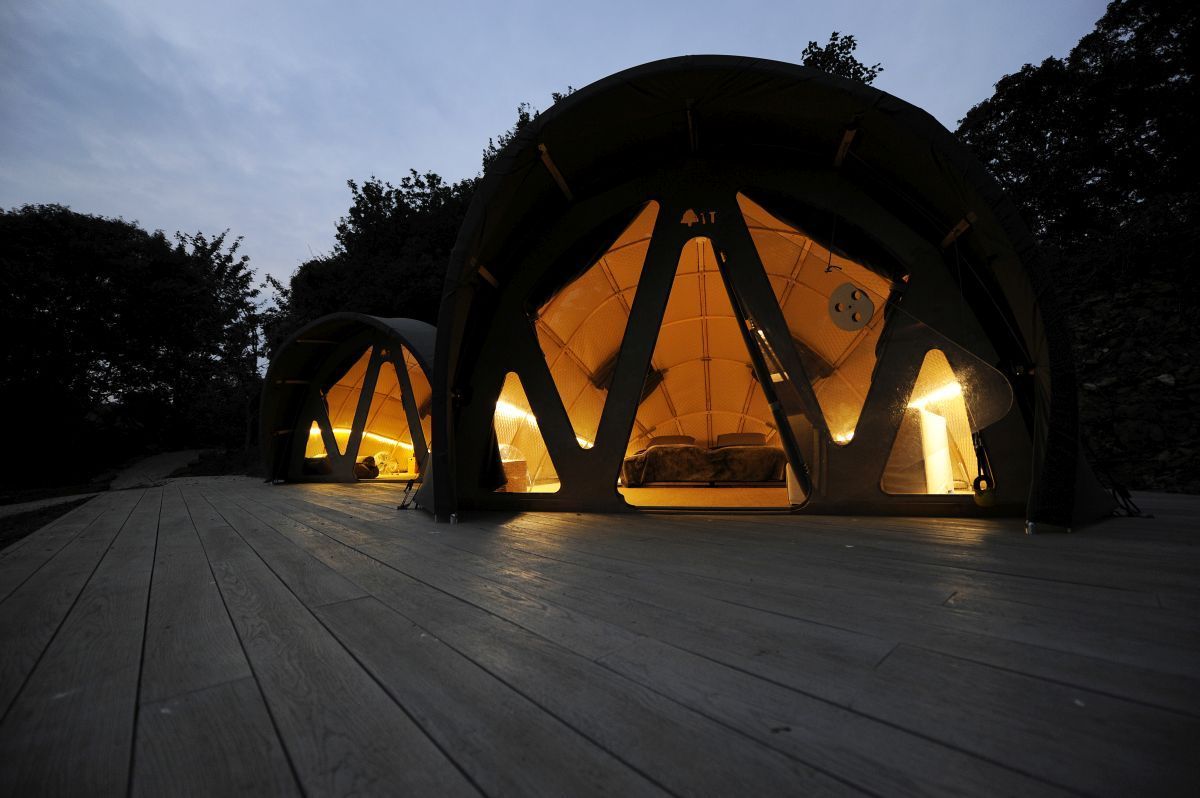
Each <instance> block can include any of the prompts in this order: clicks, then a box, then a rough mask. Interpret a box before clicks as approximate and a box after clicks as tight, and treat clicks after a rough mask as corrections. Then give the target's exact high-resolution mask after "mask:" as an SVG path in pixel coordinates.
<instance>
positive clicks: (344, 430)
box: [308, 427, 413, 451]
mask: <svg viewBox="0 0 1200 798" xmlns="http://www.w3.org/2000/svg"><path fill="white" fill-rule="evenodd" d="M353 431H354V430H352V429H350V428H349V427H334V428H333V435H334V437H335V438H336V437H337V436H338V435H342V436H344V437H347V438H348V437H350V433H351V432H353ZM320 435H321V430H319V429H310V430H309V431H308V437H310V438H317V437H320ZM363 437H364V438H371V439H373V440H377V441H379V442H380V443H386V444H389V445H391V446H399V447H401V448H403V449H408V450H410V451H411V450H412V448H413V445H412V444H411V443H405V442H404V441H398V440H396V439H395V438H389V437H387V436H386V435H379V434H377V433H374V432H364V433H363Z"/></svg>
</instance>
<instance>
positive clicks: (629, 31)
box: [0, 0, 1105, 279]
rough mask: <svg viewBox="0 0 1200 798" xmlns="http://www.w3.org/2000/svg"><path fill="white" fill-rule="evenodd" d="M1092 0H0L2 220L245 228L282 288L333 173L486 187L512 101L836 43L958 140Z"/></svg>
mask: <svg viewBox="0 0 1200 798" xmlns="http://www.w3.org/2000/svg"><path fill="white" fill-rule="evenodd" d="M1104 7H1105V3H1104V2H1103V0H1006V2H990V1H988V2H983V1H981V0H974V1H971V0H969V1H968V2H961V0H959V1H958V2H950V0H907V1H906V2H881V1H875V2H873V1H868V0H858V2H847V3H832V2H822V3H805V2H779V1H778V0H775V1H770V2H767V1H762V2H759V1H757V0H743V1H742V2H726V3H710V2H700V1H699V0H689V1H688V2H672V3H667V2H662V3H655V2H649V0H643V2H638V3H627V2H606V3H587V4H584V3H566V2H559V3H550V2H522V1H520V0H512V1H510V2H504V3H483V2H473V3H466V2H453V1H452V0H446V1H445V2H440V3H437V2H426V3H399V2H397V3H382V2H380V3H368V2H355V1H353V0H351V1H349V2H340V3H318V2H307V0H290V1H289V2H274V1H272V2H249V3H247V2H226V1H225V0H213V1H210V2H205V3H172V2H162V1H161V0H130V1H129V2H111V3H110V2H95V1H93V2H55V1H54V0H36V1H34V0H28V1H27V2H18V1H16V0H10V2H5V3H3V5H0V115H2V117H0V121H2V125H0V206H2V207H4V208H12V207H15V206H19V205H23V204H26V203H60V204H63V205H68V206H70V207H71V208H73V209H74V210H76V211H80V212H84V213H92V214H99V215H103V216H120V217H124V218H125V219H129V220H136V221H137V222H139V223H140V224H141V225H142V226H144V227H147V228H149V229H162V230H164V231H166V232H168V233H172V232H174V231H175V230H184V231H192V232H194V231H197V230H199V231H203V232H205V233H218V232H220V231H222V230H224V229H226V228H229V229H230V234H231V236H239V235H240V236H244V237H245V242H244V244H243V252H245V253H246V254H248V255H250V257H251V262H252V264H253V265H254V266H255V268H256V269H257V270H258V271H259V273H260V274H261V273H270V274H273V275H275V276H277V277H279V278H281V279H286V278H287V277H288V276H289V275H290V274H291V273H292V272H293V271H294V270H295V268H296V267H297V266H298V265H299V264H300V263H301V262H302V261H304V260H306V259H307V258H309V257H311V256H312V255H313V254H321V253H326V252H328V251H329V250H330V249H331V247H332V246H333V242H334V237H333V234H334V224H335V222H336V221H337V219H338V217H339V216H341V215H343V214H344V213H345V212H346V210H347V208H348V207H349V203H350V193H349V190H348V189H347V188H346V185H345V182H346V180H347V179H355V180H359V181H361V180H365V179H366V178H368V177H370V176H371V175H378V176H379V177H381V178H383V179H387V180H391V181H393V182H396V181H398V180H399V178H400V177H402V176H403V175H404V174H406V173H407V170H408V169H409V168H410V167H411V168H416V169H418V170H420V171H427V170H432V171H435V172H438V173H440V174H441V175H442V176H444V177H446V178H448V179H451V180H456V179H459V178H463V177H468V176H471V175H474V174H476V173H477V172H478V171H479V168H480V153H481V151H482V149H483V147H484V146H485V145H486V144H487V140H488V138H489V137H490V136H496V135H498V134H500V133H501V132H503V131H505V130H507V129H508V128H509V127H510V126H511V125H512V123H513V120H514V118H515V108H516V106H517V104H518V103H520V102H522V101H528V102H531V103H533V104H534V106H535V107H538V108H545V107H546V106H547V105H549V103H550V93H551V92H553V91H557V90H561V89H564V88H565V87H566V86H568V85H571V86H574V87H576V88H580V87H582V86H585V85H587V84H588V83H590V82H592V81H595V80H598V79H600V78H602V77H604V76H605V75H608V74H611V73H613V72H617V71H619V70H622V69H625V68H628V67H632V66H636V65H638V64H641V63H644V62H646V61H652V60H655V59H659V58H666V57H670V56H676V55H686V54H699V53H723V54H734V55H750V56H758V57H764V58H773V59H778V60H782V61H792V62H798V61H799V60H800V54H801V52H802V51H803V49H804V46H805V44H806V43H807V42H808V41H809V40H810V39H816V40H818V41H820V42H821V43H824V42H825V41H826V40H827V39H828V37H829V34H830V32H831V31H833V30H837V31H841V32H843V33H850V34H853V35H854V36H856V37H857V39H858V41H859V48H858V53H857V54H858V56H859V58H860V59H861V60H863V61H864V62H867V63H874V62H877V61H878V62H882V64H883V66H884V69H885V71H884V72H883V74H882V75H881V76H880V77H879V78H878V79H877V80H876V82H875V86H876V87H877V88H880V89H882V90H884V91H887V92H890V93H892V94H895V95H896V96H898V97H901V98H903V99H905V100H907V101H909V102H911V103H914V104H916V105H918V106H920V107H922V108H924V109H925V110H927V111H929V112H930V113H932V114H933V115H934V116H935V117H937V118H938V119H939V120H940V121H941V122H942V124H944V125H946V126H947V127H949V128H951V129H953V128H954V127H955V125H956V122H957V121H958V120H959V119H960V118H961V117H962V116H963V115H964V114H965V113H966V111H967V110H968V109H969V108H970V107H971V106H972V105H974V104H975V103H977V102H979V101H980V100H983V99H985V98H987V97H988V96H989V95H990V94H991V91H992V86H993V84H994V83H995V82H996V81H997V80H998V79H999V78H1000V77H1001V76H1003V75H1005V74H1008V73H1010V72H1014V71H1016V70H1018V69H1019V68H1020V67H1021V65H1022V64H1025V63H1028V62H1033V63H1037V62H1040V61H1041V60H1042V59H1044V58H1046V57H1047V56H1050V55H1057V56H1062V55H1065V54H1066V53H1067V52H1068V51H1069V50H1070V49H1071V47H1072V46H1073V45H1074V44H1075V43H1076V42H1077V41H1078V40H1079V38H1080V37H1081V36H1083V35H1084V34H1085V33H1087V32H1088V31H1089V30H1091V28H1092V26H1093V25H1094V23H1095V21H1096V20H1097V19H1099V17H1100V16H1101V15H1102V14H1103V12H1104Z"/></svg>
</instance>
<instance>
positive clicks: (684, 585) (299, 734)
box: [0, 478, 1200, 796]
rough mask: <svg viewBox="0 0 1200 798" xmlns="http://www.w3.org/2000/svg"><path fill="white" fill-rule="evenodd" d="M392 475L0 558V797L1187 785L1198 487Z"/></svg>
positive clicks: (56, 538)
mask: <svg viewBox="0 0 1200 798" xmlns="http://www.w3.org/2000/svg"><path fill="white" fill-rule="evenodd" d="M398 495H399V492H398V491H397V490H396V489H394V488H390V487H386V486H371V485H349V486H347V485H291V486H283V487H271V486H268V485H263V484H261V483H258V482H255V481H252V480H241V479H228V478H226V479H220V478H216V479H199V478H198V479H189V480H182V481H179V482H176V483H173V484H171V485H169V486H167V487H165V488H153V489H148V490H134V491H123V492H116V493H108V494H103V495H101V496H99V497H98V498H96V499H93V500H92V501H90V502H88V503H87V504H85V505H83V506H81V507H79V508H77V509H75V510H73V511H72V512H70V513H68V514H67V515H65V516H63V517H62V518H61V519H59V520H58V521H56V522H55V523H53V524H51V525H50V526H47V527H45V528H44V529H42V530H41V531H39V532H37V533H35V534H33V535H31V536H30V537H28V538H26V539H25V540H24V541H21V542H20V543H18V544H16V545H15V546H13V547H10V548H9V549H6V550H4V551H3V552H0V639H2V641H3V652H2V654H0V712H2V713H3V719H2V721H0V791H2V792H3V793H5V794H18V795H28V794H35V793H37V794H41V793H71V794H94V795H113V794H120V793H126V792H129V793H137V794H145V795H162V794H173V793H176V792H180V791H185V792H196V793H208V794H230V793H239V792H240V793H254V794H260V793H284V794H293V793H295V794H299V793H304V794H308V795H333V794H345V793H350V792H359V793H365V794H387V793H416V794H437V795H453V794H467V795H472V794H479V793H483V794H486V795H496V794H521V795H525V794H547V795H583V794H592V793H601V792H606V793H617V794H622V795H642V794H656V793H657V794H661V793H666V794H696V795H730V794H764V795H767V794H785V793H786V794H793V795H794V794H824V793H838V794H845V793H858V792H862V793H868V794H875V795H889V796H890V795H900V794H912V795H929V794H945V793H963V792H967V793H976V794H999V793H1020V794H1023V795H1031V794H1039V795H1040V794H1062V793H1087V794H1110V795H1121V794H1152V793H1158V794H1161V793H1173V792H1179V793H1183V792H1189V793H1190V792H1191V791H1192V790H1194V789H1195V785H1196V780H1197V776H1198V775H1200V767H1198V766H1197V761H1196V758H1195V753H1196V750H1197V748H1196V746H1197V740H1198V739H1200V690H1198V689H1197V688H1198V686H1200V664H1198V663H1200V657H1198V652H1200V634H1198V632H1200V623H1198V622H1197V609H1198V608H1200V555H1198V553H1197V551H1198V550H1197V547H1196V518H1197V516H1198V515H1200V497H1180V496H1162V495H1159V496H1143V497H1141V499H1142V501H1143V502H1144V506H1146V507H1147V508H1148V509H1149V510H1150V511H1152V512H1154V513H1155V514H1156V516H1157V517H1156V518H1155V519H1153V520H1132V519H1117V520H1113V521H1110V522H1107V523H1105V524H1103V525H1100V526H1097V527H1093V528H1091V529H1089V530H1086V531H1084V532H1083V533H1080V534H1076V535H1071V536H1041V537H1032V538H1031V537H1026V536H1024V535H1023V534H1021V526H1020V524H1019V522H1017V521H1006V522H998V521H958V520H945V519H935V520H930V519H922V520H910V519H886V518H871V519H848V518H821V517H805V518H795V517H786V516H753V517H746V516H741V517H739V516H736V515H720V516H718V515H714V516H697V515H686V516H672V515H651V516H636V517H620V518H614V517H605V516H588V515H575V514H553V515H551V514H545V515H537V514H526V515H520V516H515V517H514V516H507V517H501V516H484V515H480V516H472V517H469V518H468V520H467V521H466V522H464V523H461V524H457V525H453V526H450V525H445V524H434V523H433V522H432V520H431V519H430V518H429V517H428V516H426V515H425V514H423V513H421V512H398V511H397V510H396V503H397V497H398Z"/></svg>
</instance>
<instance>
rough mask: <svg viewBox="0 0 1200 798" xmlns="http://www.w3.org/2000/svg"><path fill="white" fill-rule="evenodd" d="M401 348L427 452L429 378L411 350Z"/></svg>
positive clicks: (430, 395) (431, 402) (430, 401)
mask: <svg viewBox="0 0 1200 798" xmlns="http://www.w3.org/2000/svg"><path fill="white" fill-rule="evenodd" d="M401 350H402V352H403V355H404V368H405V369H406V370H407V371H408V384H409V385H410V386H411V387H412V401H413V405H414V406H415V407H416V408H417V416H418V418H419V419H420V423H421V433H422V434H421V437H422V439H423V440H424V441H425V447H426V453H428V447H429V441H430V440H431V438H430V436H431V435H432V433H433V427H432V422H431V419H430V414H431V412H432V410H433V388H432V387H431V386H430V384H429V378H428V377H426V376H425V370H424V369H422V368H421V364H420V363H418V362H417V359H416V358H415V357H413V354H412V352H410V351H408V348H407V347H401ZM410 440H411V438H410ZM419 467H420V466H419V464H418V468H419Z"/></svg>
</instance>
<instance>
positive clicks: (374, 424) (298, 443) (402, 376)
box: [259, 313, 435, 482]
mask: <svg viewBox="0 0 1200 798" xmlns="http://www.w3.org/2000/svg"><path fill="white" fill-rule="evenodd" d="M434 337H435V330H434V328H433V327H432V326H431V325H429V324H426V323H425V322H421V321H415V320H412V319H381V318H377V317H375V316H366V315H363V314H359V313H335V314H332V315H329V316H324V317H322V318H320V319H317V320H316V321H314V322H312V323H311V324H309V325H307V326H305V327H304V328H303V329H301V330H300V331H298V332H296V333H295V334H294V335H292V336H291V337H290V338H288V339H287V341H285V342H284V343H283V345H282V346H280V348H279V350H278V352H276V354H275V357H274V358H273V359H272V360H271V365H270V368H269V369H268V370H267V376H266V380H265V382H264V386H263V396H262V405H261V411H260V422H259V423H260V429H261V431H262V435H261V439H262V441H263V457H264V464H265V466H266V470H267V475H268V477H269V478H271V479H275V480H286V481H296V480H319V481H340V482H348V481H352V480H354V479H356V469H355V466H356V465H357V464H358V463H359V462H361V461H363V460H365V458H367V457H370V458H371V461H372V464H373V465H374V468H376V469H378V473H377V474H372V473H371V469H370V468H366V467H362V468H359V469H358V474H359V475H360V476H364V477H367V476H369V477H370V478H372V479H379V480H388V479H391V480H402V481H409V480H417V479H421V477H422V475H423V474H424V473H425V472H426V466H427V460H428V455H429V448H428V443H427V442H428V440H429V435H430V406H431V398H432V396H431V394H432V391H431V386H430V381H429V373H430V365H431V363H432V358H433V350H434Z"/></svg>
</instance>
